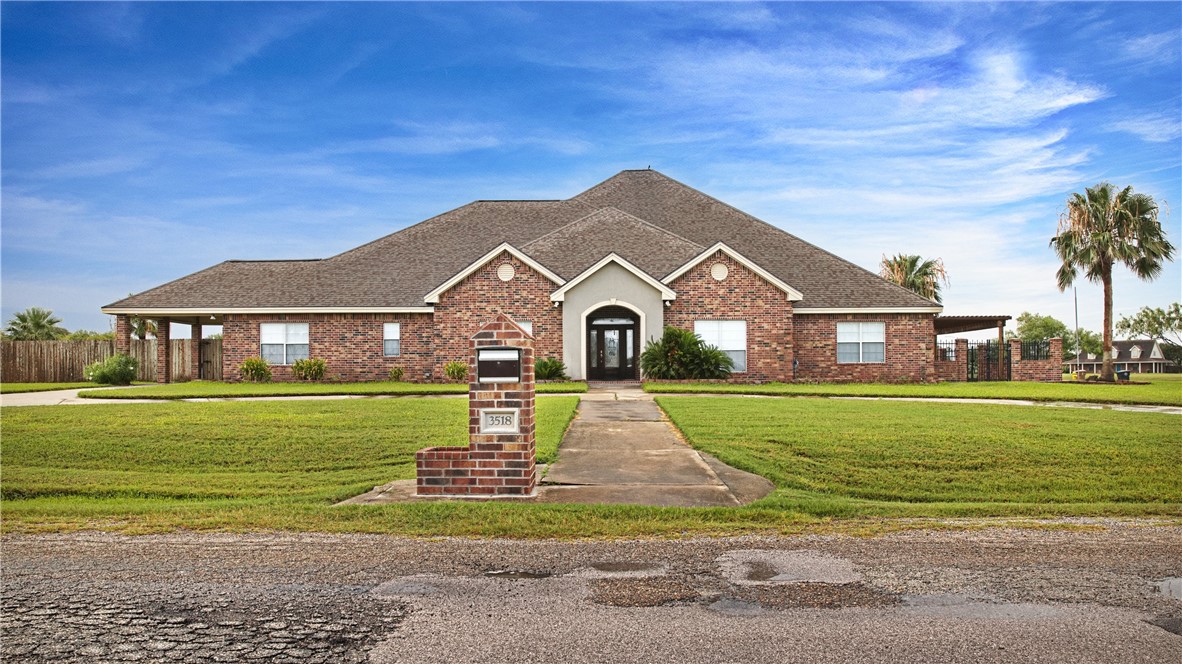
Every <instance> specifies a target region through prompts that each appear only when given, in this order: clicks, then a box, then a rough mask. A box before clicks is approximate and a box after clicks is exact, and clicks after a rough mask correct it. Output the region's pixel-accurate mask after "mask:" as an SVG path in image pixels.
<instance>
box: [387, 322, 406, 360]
mask: <svg viewBox="0 0 1182 664" xmlns="http://www.w3.org/2000/svg"><path fill="white" fill-rule="evenodd" d="M391 325H394V326H395V328H394V329H396V330H397V331H398V336H395V337H390V336H387V335H386V330H388V329H390V326H391ZM395 339H396V340H398V352H397V353H394V354H390V353H387V352H386V342H387V341H393V340H395ZM401 356H402V323H401V322H396V323H382V357H401Z"/></svg>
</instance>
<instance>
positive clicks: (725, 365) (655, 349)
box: [640, 327, 734, 380]
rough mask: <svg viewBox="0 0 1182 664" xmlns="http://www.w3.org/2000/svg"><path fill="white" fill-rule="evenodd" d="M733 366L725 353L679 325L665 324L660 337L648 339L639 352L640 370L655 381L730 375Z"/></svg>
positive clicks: (714, 377) (717, 377)
mask: <svg viewBox="0 0 1182 664" xmlns="http://www.w3.org/2000/svg"><path fill="white" fill-rule="evenodd" d="M733 367H734V363H733V362H732V361H731V358H730V357H728V356H727V354H726V353H724V352H722V351H721V350H719V349H718V348H716V347H714V346H710V345H707V344H706V343H705V342H703V341H702V339H701V338H700V337H698V335H696V334H694V333H693V332H691V331H690V330H683V329H681V328H679V327H666V328H665V333H664V334H663V335H662V336H661V338H660V339H656V340H654V341H650V342H648V344H646V345H645V347H644V352H643V353H641V354H640V369H641V371H643V372H644V375H645V376H646V377H648V378H654V379H657V380H687V379H689V380H709V379H719V378H729V377H730V375H731V369H732V368H733Z"/></svg>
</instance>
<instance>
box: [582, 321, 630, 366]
mask: <svg viewBox="0 0 1182 664" xmlns="http://www.w3.org/2000/svg"><path fill="white" fill-rule="evenodd" d="M604 313H606V314H613V313H615V312H604ZM595 314H599V312H595ZM595 314H593V315H591V316H588V317H587V378H588V379H590V380H635V379H636V377H637V373H636V365H637V362H636V358H637V354H638V353H637V345H638V342H639V340H640V334H639V329H638V328H639V327H640V326H639V325H638V324H637V321H636V319H635V318H632V317H631V315H627V316H621V315H595Z"/></svg>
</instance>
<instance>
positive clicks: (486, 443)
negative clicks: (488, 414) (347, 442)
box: [415, 315, 537, 498]
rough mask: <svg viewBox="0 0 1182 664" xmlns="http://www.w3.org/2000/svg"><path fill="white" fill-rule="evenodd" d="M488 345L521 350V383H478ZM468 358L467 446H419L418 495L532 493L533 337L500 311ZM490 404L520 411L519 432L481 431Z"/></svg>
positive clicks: (534, 466) (534, 474)
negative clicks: (479, 360)
mask: <svg viewBox="0 0 1182 664" xmlns="http://www.w3.org/2000/svg"><path fill="white" fill-rule="evenodd" d="M487 346H514V347H518V348H521V349H522V352H521V373H522V380H521V382H517V383H495V384H481V383H477V382H475V381H476V366H475V361H476V351H477V349H478V348H483V347H487ZM467 360H468V380H469V384H468V446H467V447H428V448H426V449H422V450H419V451H418V452H417V453H416V454H415V472H416V477H417V481H416V493H418V495H420V496H450V497H468V498H488V497H493V496H528V495H529V494H531V493H532V492H533V490H534V486H535V485H536V483H537V449H536V447H535V442H534V433H535V427H536V422H535V413H534V353H533V340H532V339H530V338H529V337H528V336H526V335H525V334H524V333H523V332H522V331H521V330H520V329H518V328H517V326H516V325H514V324H513V323H512V320H511V319H510V318H509V317H507V316H505V315H499V316H497V318H496V320H494V321H492V322H490V323H486V324H485V325H484V326H483V327H481V328H480V329H479V331H477V332H476V334H475V335H474V336H473V337H472V339H471V340H470V342H469V350H468V357H467ZM489 408H505V409H516V410H517V411H518V425H519V426H518V432H517V433H498V434H488V433H481V431H480V411H481V410H482V409H489Z"/></svg>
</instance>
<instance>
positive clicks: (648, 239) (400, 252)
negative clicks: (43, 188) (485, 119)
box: [103, 170, 941, 382]
mask: <svg viewBox="0 0 1182 664" xmlns="http://www.w3.org/2000/svg"><path fill="white" fill-rule="evenodd" d="M940 310H941V307H940V306H939V305H938V304H936V303H934V302H932V301H929V300H927V299H924V298H922V297H919V296H917V295H915V294H914V293H912V292H910V291H907V290H905V289H903V288H900V287H898V286H896V285H894V284H892V283H889V282H887V281H885V280H883V279H881V278H880V277H879V276H878V275H876V274H873V273H871V272H868V271H867V270H864V269H862V268H860V267H858V266H856V265H854V264H853V263H850V262H848V261H846V260H844V259H841V258H839V257H837V256H835V255H833V254H831V253H829V252H827V251H825V250H823V249H820V248H818V247H816V246H814V245H812V244H809V243H807V242H805V241H803V240H801V239H799V238H797V237H795V236H793V235H790V234H788V233H785V232H784V231H782V230H780V229H778V228H776V227H774V226H772V225H770V224H767V223H765V222H763V221H761V220H759V219H756V218H755V217H752V216H751V215H749V214H746V213H744V212H742V211H740V210H737V209H735V208H733V207H731V206H729V205H727V204H725V203H722V202H720V201H718V200H715V199H714V198H711V197H710V196H707V195H706V194H703V193H702V192H699V191H697V190H695V189H692V188H690V187H688V186H686V185H684V184H681V183H680V182H677V181H675V180H673V179H671V178H669V177H667V176H665V175H662V174H661V173H658V172H656V171H652V170H634V171H623V172H621V173H619V174H617V175H616V176H614V177H612V178H611V179H609V180H607V181H605V182H602V183H600V184H598V185H596V186H594V187H592V188H591V189H588V190H587V191H584V192H583V193H581V194H579V195H577V196H575V197H573V198H569V199H566V200H539V201H497V200H488V201H476V202H474V203H470V204H468V205H465V206H463V207H460V208H457V209H455V210H452V211H450V212H446V213H444V214H441V215H439V216H437V217H433V218H431V219H428V220H426V221H423V222H421V223H419V224H416V225H414V226H411V227H409V228H406V229H403V230H401V231H398V232H396V233H393V234H391V235H387V236H386V237H383V238H380V239H378V240H375V241H373V242H370V243H369V244H365V245H362V246H360V247H357V248H356V249H352V250H349V251H346V252H344V253H342V254H338V255H336V256H333V257H331V258H325V259H313V260H278V261H226V262H224V263H220V264H218V265H215V266H213V267H210V268H208V269H206V270H202V271H200V272H196V273H194V274H191V275H189V276H186V277H182V278H180V279H177V280H176V281H172V282H169V283H167V284H163V285H161V286H157V287H156V288H153V289H151V290H148V291H145V292H142V293H139V294H136V295H133V296H131V297H128V298H126V299H124V300H120V301H118V302H115V303H112V304H110V305H108V306H106V307H103V311H104V312H106V313H109V314H115V315H116V316H117V319H116V333H117V334H116V336H117V343H126V341H125V340H126V336H127V329H128V328H127V322H128V317H129V316H132V315H136V316H141V317H146V318H154V319H157V320H158V321H160V322H161V325H160V329H161V330H162V331H164V332H163V334H165V335H166V334H167V332H166V331H167V330H168V329H169V326H168V325H167V324H165V323H166V322H167V321H171V322H175V323H184V324H190V325H194V326H195V330H196V332H198V334H196V335H195V336H198V337H199V336H200V334H199V332H200V326H202V325H218V324H220V325H222V326H223V334H224V341H223V360H222V361H223V369H224V375H225V376H226V377H227V378H231V377H234V376H236V375H237V371H236V367H237V366H238V365H239V364H241V363H242V361H243V360H244V359H246V358H247V357H251V356H257V355H261V356H262V357H263V358H265V359H266V360H267V361H268V362H270V363H271V364H272V365H274V369H273V370H274V375H275V378H276V379H277V380H284V379H289V378H290V376H291V372H290V365H291V363H292V362H293V361H295V360H296V359H298V358H302V357H317V358H323V359H325V360H326V361H327V362H328V373H329V375H330V376H336V377H339V378H340V379H343V380H376V379H384V378H385V377H386V376H387V374H388V373H389V371H390V369H391V368H393V367H401V368H402V369H403V370H404V371H405V375H406V378H407V379H408V380H414V381H432V380H442V379H443V375H444V374H443V365H444V364H446V363H447V362H449V361H454V360H464V359H466V358H467V356H468V338H469V336H470V335H471V334H472V333H473V331H474V330H475V329H476V328H477V327H478V326H479V325H480V324H481V323H483V322H485V321H488V320H490V319H491V318H492V317H493V316H494V314H495V313H496V312H499V311H503V312H504V313H506V314H508V315H510V316H511V317H512V318H513V319H515V320H517V321H519V322H520V323H521V324H522V326H523V327H524V328H525V329H526V330H527V331H529V332H531V333H532V334H533V335H534V336H535V338H536V348H537V351H536V352H537V357H538V358H546V357H555V358H560V359H562V360H563V361H564V362H565V363H566V365H567V368H568V371H569V373H570V374H571V376H572V377H574V378H587V379H592V380H631V379H636V378H639V375H638V366H637V365H638V357H639V354H640V352H641V350H643V346H644V343H645V342H646V341H647V340H650V339H654V338H657V337H659V336H660V334H661V331H662V329H663V328H664V326H667V325H673V326H678V327H682V328H686V329H691V330H694V331H695V332H697V333H698V334H699V335H700V336H701V337H702V338H703V339H705V341H706V342H708V343H710V344H713V345H716V346H718V347H719V348H720V349H722V350H723V351H725V352H726V353H727V354H728V355H729V356H730V357H731V358H732V359H733V360H734V363H735V371H734V374H733V379H734V380H738V381H744V382H763V381H773V380H776V381H789V380H793V379H799V380H826V381H831V380H860V381H874V380H890V381H898V380H905V381H930V380H936V379H937V375H936V372H935V368H934V362H935V353H934V350H935V336H936V332H935V329H934V325H933V320H934V318H935V316H936V314H937V313H939V312H940ZM159 347H160V348H161V349H167V348H168V347H169V345H168V344H161V345H160V346H159ZM195 355H196V354H195ZM165 359H166V358H164V357H162V358H161V359H160V363H158V364H160V366H161V367H165V366H167V363H166V362H165V361H164V360H165ZM194 361H195V362H197V360H194ZM159 379H160V380H165V381H167V380H168V376H167V370H166V369H165V370H164V371H162V372H161V374H160V378H159Z"/></svg>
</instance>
